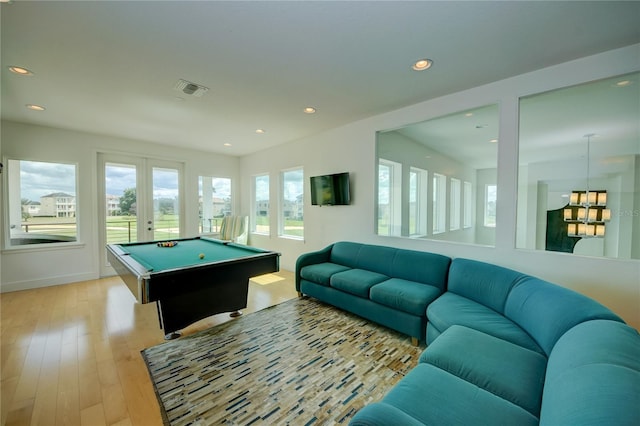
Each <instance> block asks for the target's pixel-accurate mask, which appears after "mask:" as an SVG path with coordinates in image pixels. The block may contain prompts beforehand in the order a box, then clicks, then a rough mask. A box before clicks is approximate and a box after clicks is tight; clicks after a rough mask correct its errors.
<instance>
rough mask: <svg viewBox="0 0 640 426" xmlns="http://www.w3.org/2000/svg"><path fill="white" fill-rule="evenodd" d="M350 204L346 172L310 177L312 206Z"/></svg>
mask: <svg viewBox="0 0 640 426" xmlns="http://www.w3.org/2000/svg"><path fill="white" fill-rule="evenodd" d="M350 203H351V197H350V193H349V173H348V172H345V173H336V174H332V175H324V176H312V177H311V204H312V205H314V206H341V205H348V204H350Z"/></svg>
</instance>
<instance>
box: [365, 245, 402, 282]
mask: <svg viewBox="0 0 640 426" xmlns="http://www.w3.org/2000/svg"><path fill="white" fill-rule="evenodd" d="M397 251H398V249H396V248H393V247H385V246H376V245H370V244H364V245H362V247H361V248H360V252H359V253H358V263H357V265H358V266H357V268H360V269H364V270H367V271H372V272H377V273H379V274H384V275H386V276H391V261H392V260H393V257H394V256H395V254H396V252H397Z"/></svg>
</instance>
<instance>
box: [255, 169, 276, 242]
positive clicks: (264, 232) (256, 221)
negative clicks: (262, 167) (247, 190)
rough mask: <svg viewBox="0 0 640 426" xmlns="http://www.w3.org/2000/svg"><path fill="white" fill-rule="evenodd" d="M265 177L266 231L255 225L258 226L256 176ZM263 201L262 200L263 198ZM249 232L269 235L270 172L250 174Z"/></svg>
mask: <svg viewBox="0 0 640 426" xmlns="http://www.w3.org/2000/svg"><path fill="white" fill-rule="evenodd" d="M264 177H266V178H267V199H266V202H267V210H266V212H267V214H266V216H265V217H266V218H267V224H266V227H267V229H266V231H259V230H258V228H257V226H258V220H257V218H258V216H259V215H258V214H257V209H258V207H259V200H258V199H257V195H258V189H257V188H258V185H257V179H258V178H264ZM263 201H264V200H263ZM251 212H252V213H251V216H252V217H251V219H252V220H251V221H250V222H251V232H252V233H254V234H257V235H271V174H270V173H268V172H267V173H258V174H255V175H253V176H252V180H251Z"/></svg>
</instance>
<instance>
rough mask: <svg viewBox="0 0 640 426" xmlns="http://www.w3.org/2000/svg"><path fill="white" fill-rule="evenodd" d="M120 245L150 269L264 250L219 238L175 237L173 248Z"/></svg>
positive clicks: (213, 260)
mask: <svg viewBox="0 0 640 426" xmlns="http://www.w3.org/2000/svg"><path fill="white" fill-rule="evenodd" d="M119 246H120V248H121V249H122V250H123V251H124V252H126V253H128V254H129V255H130V256H131V257H133V258H134V259H135V260H136V261H137V262H139V263H140V264H141V265H143V266H144V267H145V268H147V270H148V271H149V272H151V271H153V272H159V271H164V270H170V269H177V268H186V267H190V266H197V265H202V264H206V263H212V262H223V261H227V260H232V259H238V258H243V257H247V256H255V255H258V254H261V253H264V252H265V251H264V250H261V249H257V248H254V247H247V246H238V245H234V244H224V243H222V242H221V241H218V240H210V239H206V238H197V239H186V240H178V244H177V245H175V246H173V247H158V245H157V244H156V243H155V242H152V243H132V244H120V245H119ZM201 253H202V254H204V258H203V259H200V258H199V255H200V254H201Z"/></svg>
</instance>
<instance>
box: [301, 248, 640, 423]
mask: <svg viewBox="0 0 640 426" xmlns="http://www.w3.org/2000/svg"><path fill="white" fill-rule="evenodd" d="M334 249H337V252H336V256H333V253H332V251H333V250H334ZM385 249H389V250H390V251H385ZM369 250H371V252H370V251H369ZM381 252H385V253H387V254H388V255H385V256H382V257H380V256H376V257H375V259H374V260H373V261H371V262H369V263H370V264H372V265H374V269H375V270H374V271H373V272H375V273H376V274H383V272H380V271H382V270H383V269H384V268H385V266H383V265H384V264H387V263H392V264H393V262H394V261H393V259H395V258H396V257H397V256H400V257H401V258H402V256H403V255H405V253H404V252H405V251H404V250H401V249H391V248H381V247H380V246H369V245H362V244H357V243H342V242H341V243H336V244H333V245H331V246H329V247H327V248H326V249H324V250H322V251H320V252H314V253H310V254H306V255H303V256H301V257H300V259H298V264H297V267H296V286H297V289H298V291H299V292H300V293H303V294H308V295H309V296H313V297H317V298H318V299H321V300H323V301H325V302H327V303H331V304H334V305H336V306H338V307H340V308H342V309H345V310H349V311H351V312H353V313H356V314H359V315H362V316H364V317H366V318H368V319H371V320H373V321H376V322H379V323H381V324H383V325H387V326H389V327H391V328H394V329H396V330H398V331H400V332H403V333H406V334H408V335H410V336H415V334H413V333H415V331H416V324H415V323H414V324H412V325H411V326H404V325H403V320H404V319H405V317H406V312H404V311H399V310H397V312H395V313H394V312H393V310H394V309H396V307H400V306H402V307H404V306H405V303H409V302H405V301H403V300H402V299H403V298H408V299H414V298H415V297H414V295H413V293H411V292H407V291H404V290H402V289H401V288H397V289H393V288H392V287H393V283H394V282H393V281H391V282H387V281H388V280H385V281H381V282H387V285H386V286H385V287H386V292H387V294H389V293H393V294H394V295H395V299H394V302H393V303H390V300H392V299H393V298H388V299H384V300H385V303H384V304H383V305H382V306H384V307H385V308H384V309H382V310H381V308H380V307H379V306H378V305H380V303H379V302H377V301H376V300H378V301H379V300H381V299H380V296H376V298H375V299H374V298H373V296H372V294H375V293H376V292H374V291H373V290H374V289H375V286H376V285H378V284H372V282H371V280H369V281H367V283H366V284H365V283H360V284H357V283H354V282H351V283H350V285H349V286H345V285H343V284H339V283H340V280H337V281H336V280H334V279H333V278H332V277H333V275H334V273H332V272H331V270H332V269H334V268H335V271H338V270H339V272H346V271H349V270H352V269H361V270H367V269H366V268H367V267H368V264H367V260H366V259H367V258H368V253H373V254H376V255H378V254H379V253H381ZM406 252H409V253H410V256H415V259H418V258H419V257H420V256H427V257H426V258H425V259H430V260H431V262H423V263H418V262H407V263H405V266H406V267H407V268H408V269H409V270H411V271H412V274H414V275H412V276H411V278H412V280H416V281H414V282H416V283H418V282H419V283H422V284H423V285H430V286H433V287H436V288H437V290H438V291H439V292H440V293H439V294H438V295H437V296H436V297H433V294H435V293H429V294H430V296H429V297H423V298H422V299H421V303H426V306H425V315H424V318H426V321H427V322H426V328H425V329H424V334H423V335H422V339H424V340H425V341H426V343H427V348H426V349H425V351H424V352H423V353H422V356H421V357H420V360H419V363H418V365H417V366H416V367H415V368H413V369H412V370H411V371H410V372H409V373H408V374H407V375H406V376H405V377H404V378H403V379H402V380H400V381H399V382H398V383H397V384H396V386H394V387H393V388H392V389H391V390H390V391H389V392H388V393H387V395H386V396H385V397H384V398H383V399H382V400H381V401H378V402H375V403H372V404H369V405H367V406H366V407H364V408H363V409H361V410H360V411H359V412H358V413H357V414H356V415H355V416H354V417H353V419H352V420H351V423H350V424H351V425H354V426H360V425H469V424H473V425H478V424H487V425H538V424H541V425H612V424H615V425H637V424H640V335H639V334H638V332H637V331H636V330H635V329H633V328H631V327H629V326H628V325H626V324H625V323H624V322H623V321H622V319H620V318H619V317H618V316H617V315H615V314H614V313H613V312H611V311H610V310H609V309H607V308H606V307H604V306H602V305H601V304H599V303H597V302H596V301H594V300H592V299H590V298H588V297H585V296H583V295H581V294H579V293H576V292H574V291H571V290H568V289H566V288H564V287H560V286H558V285H555V284H552V283H549V282H546V281H543V280H540V279H538V278H535V277H532V276H529V275H526V274H523V273H520V272H517V271H513V270H510V269H507V268H503V267H500V266H497V265H492V264H489V263H485V262H478V261H474V260H469V259H459V258H457V259H453V260H451V259H448V258H443V257H442V256H439V255H434V254H430V253H421V252H413V251H406ZM429 255H432V256H436V257H433V258H431V257H428V256H429ZM408 256H409V255H408ZM354 258H355V259H358V260H357V261H356V263H353V259H354ZM345 259H348V261H347V260H345ZM419 265H423V266H422V268H423V269H426V270H429V271H430V272H429V274H430V275H431V277H432V278H431V279H429V280H425V279H420V277H419V274H420V272H419V270H420V266H419ZM444 265H447V270H446V271H445V270H443V269H442V268H443V266H444ZM400 269H401V268H400V267H399V266H398V265H397V267H396V268H395V269H392V272H393V274H392V275H402V273H401V272H400ZM319 271H322V273H319ZM387 271H388V270H387ZM434 271H437V273H435V272H434ZM316 273H319V275H316ZM335 273H338V272H335ZM416 274H417V275H416ZM349 276H351V277H352V280H353V281H357V278H358V277H363V278H364V277H369V278H370V276H368V275H367V274H363V273H359V272H358V273H355V272H352V273H351V274H349ZM434 276H437V277H439V278H443V279H444V285H443V286H442V287H440V286H439V285H434V283H433V282H432V281H431V280H432V279H433V277H434ZM320 278H322V280H320ZM403 279H404V278H403ZM334 281H335V282H334ZM374 281H375V280H374ZM425 281H426V282H425ZM345 288H346V289H347V290H343V289H345ZM354 288H359V289H360V290H359V291H358V292H357V294H355V293H356V291H355V290H354ZM364 288H369V297H368V298H367V296H366V292H365V291H364ZM411 288H413V287H411ZM434 291H435V290H434ZM421 294H426V292H424V293H421ZM361 299H362V300H361ZM364 300H367V302H364ZM367 308H371V312H368V311H367ZM388 309H391V311H389V310H388ZM385 313H386V316H385V315H384V314H385ZM389 317H393V318H389ZM417 317H420V315H418V313H417V311H416V312H415V313H412V314H411V318H412V319H414V320H415V318H417ZM417 328H419V327H417ZM422 339H421V340H422Z"/></svg>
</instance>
